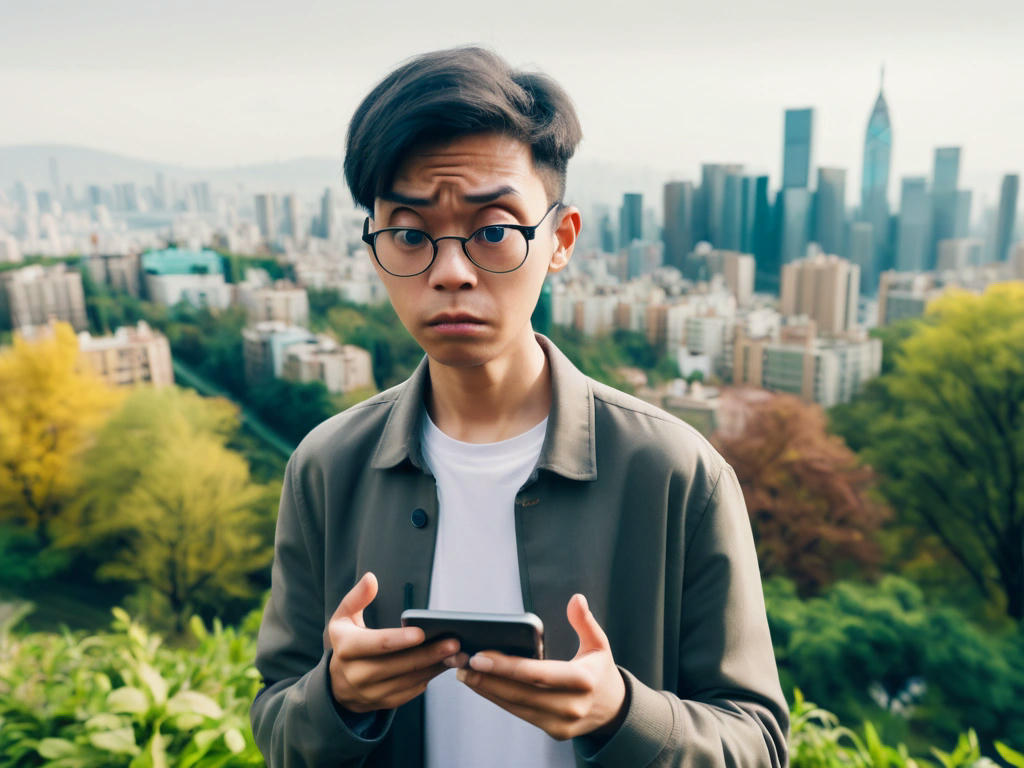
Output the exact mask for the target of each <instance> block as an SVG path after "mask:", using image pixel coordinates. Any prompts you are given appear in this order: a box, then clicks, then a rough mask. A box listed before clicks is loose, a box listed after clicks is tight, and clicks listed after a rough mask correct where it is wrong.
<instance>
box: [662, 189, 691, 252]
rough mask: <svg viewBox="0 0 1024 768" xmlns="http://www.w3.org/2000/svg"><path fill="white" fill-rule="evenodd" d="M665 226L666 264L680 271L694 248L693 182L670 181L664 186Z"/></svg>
mask: <svg viewBox="0 0 1024 768" xmlns="http://www.w3.org/2000/svg"><path fill="white" fill-rule="evenodd" d="M663 194H664V198H663V202H664V207H665V226H664V231H663V232H662V240H663V242H664V243H665V264H667V265H669V266H672V267H675V268H676V269H678V270H679V271H680V272H682V271H683V266H684V265H685V263H686V257H687V256H689V254H690V251H692V250H693V246H694V241H693V198H694V191H693V182H690V181H670V182H668V183H667V184H665V187H664V193H663Z"/></svg>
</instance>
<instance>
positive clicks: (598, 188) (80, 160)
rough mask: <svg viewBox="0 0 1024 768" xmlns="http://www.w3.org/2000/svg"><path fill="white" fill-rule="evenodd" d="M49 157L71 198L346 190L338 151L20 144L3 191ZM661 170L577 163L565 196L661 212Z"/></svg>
mask: <svg viewBox="0 0 1024 768" xmlns="http://www.w3.org/2000/svg"><path fill="white" fill-rule="evenodd" d="M50 158H53V159H54V160H55V161H56V163H57V174H58V178H59V181H60V184H61V187H64V186H66V185H68V184H71V185H72V187H73V189H74V192H75V195H76V196H82V195H83V193H84V187H85V186H86V185H89V184H98V185H100V186H104V187H106V186H110V185H112V184H119V183H125V182H135V183H136V184H138V185H140V186H149V185H152V184H155V182H156V174H157V173H163V174H164V176H165V178H166V182H167V184H168V185H170V183H171V182H172V181H176V182H178V183H179V184H182V183H185V184H188V183H192V182H195V181H209V182H210V183H211V185H213V187H214V188H215V189H217V190H224V191H236V192H240V193H242V194H246V195H247V194H255V193H257V192H274V193H287V192H295V193H297V194H299V195H304V196H307V197H309V198H311V197H312V196H314V195H316V196H318V195H320V194H321V193H322V192H323V190H324V189H325V188H326V187H331V188H332V189H334V190H335V193H336V194H339V195H344V194H345V191H346V188H345V183H344V176H343V173H342V156H341V154H340V152H339V154H338V156H337V157H328V156H319V157H315V156H314V157H299V158H295V159H293V160H285V161H281V162H275V163H259V164H253V165H238V166H222V167H213V168H198V167H190V166H184V165H175V164H170V163H160V162H155V161H152V160H143V159H140V158H136V157H127V156H125V155H118V154H115V153H113V152H105V151H102V150H97V149H89V148H88V147H79V146H74V145H67V144H23V145H15V146H6V147H0V190H4V191H9V190H10V189H11V188H12V187H13V185H14V184H15V182H17V181H21V182H22V183H24V184H25V185H26V186H28V187H29V188H31V189H51V188H52V182H51V179H50ZM665 180H666V174H665V173H664V172H659V171H656V170H653V169H649V168H630V167H628V166H620V165H614V164H610V163H595V162H587V161H579V160H574V161H573V162H572V165H571V170H570V173H569V190H568V194H567V198H568V199H569V200H571V201H573V202H575V203H577V204H580V205H583V206H588V207H589V206H590V205H592V204H594V203H605V204H608V205H611V206H614V207H613V209H612V212H613V214H615V215H617V211H618V205H619V203H620V202H621V200H622V193H623V192H641V193H642V194H643V195H644V199H645V203H646V205H647V206H649V207H653V208H656V209H660V207H661V185H662V184H663V183H664V181H665Z"/></svg>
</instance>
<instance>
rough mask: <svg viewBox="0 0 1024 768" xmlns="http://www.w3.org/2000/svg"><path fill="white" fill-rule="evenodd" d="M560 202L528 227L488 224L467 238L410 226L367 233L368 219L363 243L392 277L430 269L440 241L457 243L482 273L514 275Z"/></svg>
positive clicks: (368, 230)
mask: <svg viewBox="0 0 1024 768" xmlns="http://www.w3.org/2000/svg"><path fill="white" fill-rule="evenodd" d="M559 205H561V203H560V202H557V203H552V205H551V207H550V208H548V209H547V211H546V212H545V213H544V216H543V217H542V218H541V220H540V221H538V222H537V223H536V224H534V225H533V226H532V227H528V226H526V225H523V224H490V225H488V226H486V227H480V229H478V230H476V231H475V232H474V233H473V234H471V235H470V236H469V237H458V236H456V235H445V236H444V237H436V238H435V237H431V236H430V235H428V234H427V233H426V232H424V231H423V230H422V229H413V228H411V227H384V228H383V229H378V230H376V231H375V232H371V231H370V219H369V217H367V218H366V221H364V222H363V242H364V243H366V244H367V245H369V246H370V248H371V249H372V250H373V257H374V258H375V259H376V260H377V263H378V264H380V266H381V269H383V270H384V271H385V272H387V273H388V274H389V275H394V276H395V277H414V276H415V275H420V274H423V273H424V272H426V271H427V270H428V269H430V265H431V264H433V263H434V259H435V258H437V244H438V243H439V242H441V241H442V240H458V241H459V242H460V243H462V252H463V253H465V254H466V258H467V259H469V260H470V261H471V262H473V264H475V265H476V266H477V267H479V268H480V269H482V270H484V271H485V272H496V273H498V274H502V273H505V272H515V271H516V270H517V269H519V268H520V267H521V266H523V263H524V262H525V261H526V257H527V255H528V254H529V253H530V241H531V240H533V239H534V237H536V235H537V229H538V228H539V227H540V225H541V224H543V223H544V219H546V218H547V217H548V214H550V213H551V212H552V211H553V210H555V208H557V207H558V206H559Z"/></svg>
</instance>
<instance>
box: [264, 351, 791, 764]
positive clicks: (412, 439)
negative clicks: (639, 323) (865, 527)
mask: <svg viewBox="0 0 1024 768" xmlns="http://www.w3.org/2000/svg"><path fill="white" fill-rule="evenodd" d="M537 339H538V341H539V343H540V344H541V346H542V347H543V349H544V352H545V354H546V355H547V359H548V362H549V370H550V373H551V383H552V407H551V412H550V415H549V420H548V428H547V434H546V436H545V440H544V445H543V447H542V449H541V454H540V458H539V460H538V463H537V466H536V468H535V470H534V472H533V473H532V474H531V476H530V478H529V480H528V481H527V482H526V483H525V484H524V486H523V487H522V489H521V490H520V492H519V494H518V495H517V496H516V500H515V521H516V545H517V548H518V552H519V571H520V581H521V585H522V593H523V604H524V606H525V608H526V610H528V611H532V612H534V613H536V614H537V615H538V616H540V618H541V619H542V620H543V622H544V627H545V639H544V640H545V643H544V644H545V648H546V655H547V657H548V658H554V659H570V658H572V657H573V656H574V655H575V653H576V650H577V645H578V641H577V638H576V635H575V633H574V632H573V630H572V628H571V627H570V626H569V623H568V621H567V619H566V616H565V607H566V604H567V603H568V601H569V598H570V597H571V596H572V595H573V594H574V593H576V592H581V593H583V594H584V595H586V597H587V600H588V602H589V604H590V608H591V610H592V611H593V613H594V615H595V617H596V618H597V620H598V622H599V623H600V624H601V626H602V627H603V628H604V630H605V632H606V633H607V635H608V638H609V641H610V643H611V649H612V654H613V656H614V657H615V661H616V663H617V664H618V665H619V668H620V670H621V671H622V674H623V678H624V679H625V681H626V688H627V697H628V709H627V712H626V717H625V720H624V722H623V723H622V725H621V727H620V728H619V730H618V731H616V732H615V733H614V734H613V735H612V736H611V737H610V738H609V739H608V740H607V741H605V742H603V743H602V744H599V745H595V744H594V743H593V742H592V741H590V740H588V739H587V738H578V739H576V740H575V743H574V747H575V755H576V763H577V765H579V766H586V765H597V766H609V767H611V766H628V768H636V767H637V766H687V767H691V768H698V767H699V768H708V767H710V766H764V768H769V766H773V767H774V768H782V767H783V766H786V765H787V763H788V751H787V743H786V740H787V737H788V731H789V710H788V707H787V704H786V700H785V698H784V696H783V694H782V690H781V687H780V684H779V677H778V671H777V667H776V663H775V656H774V653H773V650H772V643H771V638H770V636H769V631H768V622H767V618H766V616H765V608H764V597H763V593H762V588H761V579H760V574H759V572H758V564H757V556H756V553H755V550H754V541H753V537H752V535H751V529H750V521H749V518H748V516H747V512H746V507H745V505H744V501H743V495H742V492H741V490H740V487H739V484H738V482H737V480H736V476H735V473H734V472H733V470H732V468H731V467H730V466H729V465H728V464H726V462H725V461H724V460H723V459H722V458H721V456H719V454H718V453H717V452H716V451H715V450H714V449H713V448H712V447H711V445H710V444H709V443H708V442H707V441H706V440H705V439H704V438H703V437H702V436H701V435H700V434H699V433H698V432H697V431H696V430H694V429H693V428H692V427H690V426H688V425H687V424H685V423H683V422H682V421H680V420H678V419H676V418H674V417H672V416H670V415H669V414H667V413H665V412H663V411H661V410H659V409H657V408H655V407H653V406H651V405H649V404H647V403H645V402H643V401H641V400H638V399H636V398H633V397H631V396H629V395H626V394H624V393H622V392H619V391H617V390H615V389H613V388H611V387H607V386H605V385H602V384H600V383H598V382H596V381H594V380H593V379H590V378H588V377H587V376H585V375H583V374H582V373H581V372H580V371H579V370H577V369H576V368H575V367H574V366H573V365H572V363H571V362H570V361H569V360H568V358H566V357H565V356H564V354H563V353H562V352H561V351H559V350H558V349H557V348H556V347H555V346H554V344H553V343H552V342H551V341H550V340H548V339H547V338H545V337H544V336H541V335H539V334H538V336H537ZM428 386H429V373H428V370H427V365H426V360H424V361H423V362H422V363H421V364H420V366H419V367H418V368H417V370H416V371H415V372H414V373H413V375H412V376H411V377H410V378H409V379H408V380H407V381H405V382H403V383H402V384H399V385H398V386H396V387H393V388H391V389H389V390H387V391H385V392H382V393H380V394H379V395H376V396H374V397H372V398H370V399H369V400H367V401H365V402H363V403H361V404H359V405H356V406H354V407H352V408H350V409H348V410H347V411H345V412H343V413H341V414H338V415H337V416H334V417H332V418H331V419H329V420H327V421H326V422H324V423H323V424H321V425H320V426H318V427H317V428H316V429H314V430H313V431H312V432H311V433H310V434H309V435H308V436H307V437H306V438H305V439H304V440H303V441H302V443H301V444H300V445H299V447H298V448H297V449H296V451H295V453H294V454H293V456H292V457H291V460H290V461H289V463H288V467H287V470H286V475H285V480H284V488H283V491H282V495H281V506H280V513H279V516H278V521H277V533H276V541H275V554H274V565H273V576H272V579H273V582H272V583H273V586H272V589H271V596H270V601H269V603H268V605H267V608H266V611H265V613H264V616H263V624H262V626H261V628H260V633H259V647H258V654H257V659H256V666H257V668H258V669H259V671H260V673H261V674H262V676H263V680H264V687H263V689H262V690H261V691H260V692H259V694H258V695H257V697H256V700H255V701H254V703H253V705H252V709H251V718H252V725H253V733H254V735H255V738H256V743H257V744H258V745H259V747H260V749H261V750H262V752H263V754H264V755H265V757H266V760H267V764H268V765H269V766H271V767H272V768H283V767H284V766H287V767H288V768H295V767H296V766H332V767H333V766H392V767H394V768H398V767H399V766H401V768H408V767H409V766H418V765H422V764H423V702H422V697H418V698H416V699H414V700H412V701H410V702H409V703H407V704H405V705H404V706H402V707H399V708H398V709H397V710H393V711H389V712H386V713H380V714H379V716H378V718H377V721H378V722H376V723H375V725H374V727H373V728H371V729H370V730H369V731H368V732H366V734H365V737H364V736H360V735H357V733H355V732H354V731H353V730H352V729H350V728H349V727H348V726H347V725H346V720H344V719H342V717H341V716H340V714H339V711H338V709H337V708H336V706H335V702H334V699H333V697H332V695H331V690H330V679H329V673H328V664H329V662H330V655H331V650H330V646H329V643H328V642H327V640H326V626H327V622H328V620H329V619H330V617H331V615H332V614H333V613H334V610H335V609H336V607H337V606H338V603H339V602H340V601H341V598H342V597H343V596H344V595H345V593H346V592H348V590H349V589H350V588H351V587H352V586H353V584H354V583H355V582H356V581H357V580H358V578H359V577H360V576H361V575H362V574H363V573H364V572H366V571H373V572H374V573H375V574H376V575H377V578H378V581H379V585H380V591H379V593H378V595H377V598H376V599H375V600H374V602H373V603H372V604H371V605H370V606H369V607H368V608H367V609H366V610H365V611H364V618H365V621H366V625H367V626H368V627H374V628H382V627H396V626H399V625H400V620H399V616H400V614H401V612H402V610H403V609H405V608H410V607H415V608H425V607H426V606H427V600H428V594H429V590H430V574H431V565H432V560H433V556H434V537H435V534H436V531H437V516H438V503H437V490H436V487H435V483H434V478H433V477H432V476H431V475H430V474H429V473H428V471H427V470H426V469H425V468H424V467H425V465H424V462H423V457H422V454H421V451H420V446H419V419H420V418H421V414H422V413H423V408H424V406H423V403H424V393H425V389H426V388H427V387H428Z"/></svg>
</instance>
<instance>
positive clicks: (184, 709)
mask: <svg viewBox="0 0 1024 768" xmlns="http://www.w3.org/2000/svg"><path fill="white" fill-rule="evenodd" d="M167 711H168V712H169V713H171V714H175V715H178V714H193V713H194V714H199V715H203V716H204V717H211V718H214V719H218V718H221V717H223V716H224V710H223V709H221V707H220V705H219V704H218V703H217V702H216V701H214V700H213V699H211V698H210V697H209V696H207V695H206V694H205V693H200V692H199V691H178V692H177V693H176V694H174V696H173V698H171V699H170V701H168V702H167Z"/></svg>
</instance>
